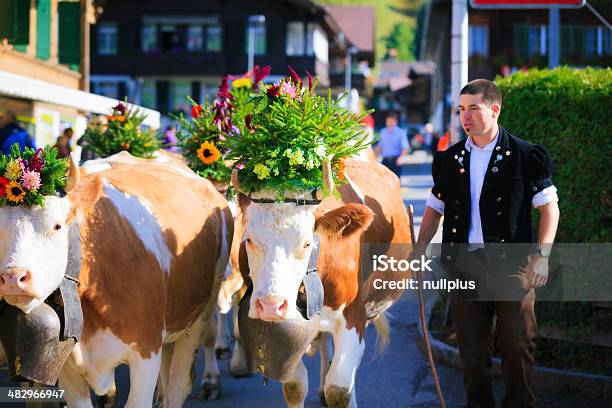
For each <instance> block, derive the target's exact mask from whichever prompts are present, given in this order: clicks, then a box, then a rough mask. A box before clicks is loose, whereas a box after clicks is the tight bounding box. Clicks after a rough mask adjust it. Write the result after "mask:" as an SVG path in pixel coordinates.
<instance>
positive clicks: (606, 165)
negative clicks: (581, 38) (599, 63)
mask: <svg viewBox="0 0 612 408" xmlns="http://www.w3.org/2000/svg"><path fill="white" fill-rule="evenodd" d="M497 85H498V86H499V88H500V91H501V93H502V95H503V108H502V114H501V117H500V123H501V124H502V125H503V126H504V127H505V128H507V129H508V130H509V131H510V132H512V133H514V134H516V135H518V136H519V137H522V138H524V139H526V140H529V141H531V142H537V143H542V144H544V145H545V146H546V147H547V148H548V150H549V151H550V153H551V155H552V158H553V163H554V165H555V168H554V174H553V181H554V184H555V186H556V187H557V188H558V190H559V191H558V194H559V207H560V209H561V219H560V225H559V231H558V234H557V241H559V242H611V241H612V229H611V227H612V213H611V208H612V206H611V205H610V204H611V203H612V171H610V157H612V138H611V137H610V135H612V122H611V121H610V117H609V116H608V115H610V112H611V111H612V69H610V68H607V69H591V68H588V69H584V70H574V69H570V68H567V67H563V68H557V69H554V70H546V69H545V70H538V69H532V70H529V71H528V72H527V73H520V72H519V73H516V74H514V75H511V76H509V77H507V78H497Z"/></svg>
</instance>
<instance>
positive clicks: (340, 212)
mask: <svg viewBox="0 0 612 408" xmlns="http://www.w3.org/2000/svg"><path fill="white" fill-rule="evenodd" d="M373 218H374V215H373V213H372V210H370V209H369V208H368V207H366V206H365V205H361V204H347V205H343V206H342V207H339V208H336V209H333V210H331V211H329V212H327V213H325V214H323V215H322V216H321V217H319V218H317V220H316V222H315V231H317V232H319V233H322V234H326V235H328V236H329V237H330V238H332V237H333V238H346V237H350V236H351V235H353V234H361V233H362V232H363V231H365V230H366V229H367V228H368V227H369V226H370V224H371V223H372V220H373Z"/></svg>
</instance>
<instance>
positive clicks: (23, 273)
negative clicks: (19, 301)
mask: <svg viewBox="0 0 612 408" xmlns="http://www.w3.org/2000/svg"><path fill="white" fill-rule="evenodd" d="M31 292H32V273H31V272H30V271H29V270H28V269H23V268H11V269H5V270H3V271H0V295H29V294H30V293H31Z"/></svg>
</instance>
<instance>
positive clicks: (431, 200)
mask: <svg viewBox="0 0 612 408" xmlns="http://www.w3.org/2000/svg"><path fill="white" fill-rule="evenodd" d="M425 205H426V206H427V207H430V208H432V209H433V210H434V211H436V212H437V213H438V214H441V215H444V201H442V200H440V199H439V198H436V196H435V195H433V193H432V194H429V197H428V198H427V202H426V203H425Z"/></svg>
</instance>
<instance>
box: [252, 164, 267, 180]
mask: <svg viewBox="0 0 612 408" xmlns="http://www.w3.org/2000/svg"><path fill="white" fill-rule="evenodd" d="M253 173H255V174H257V178H258V179H260V180H263V179H266V178H268V177H270V170H268V168H267V167H266V166H265V165H264V164H261V163H258V164H256V165H255V167H253Z"/></svg>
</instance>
